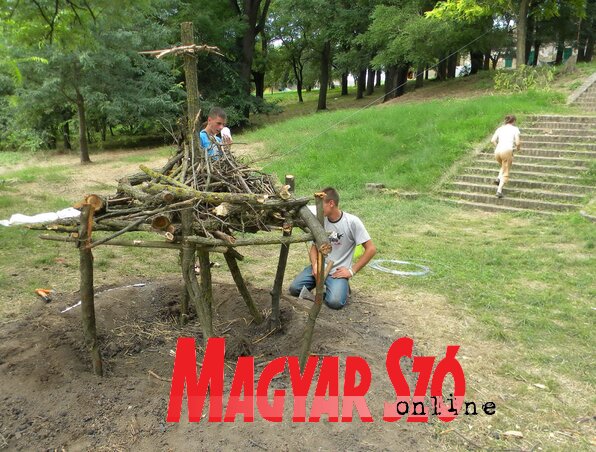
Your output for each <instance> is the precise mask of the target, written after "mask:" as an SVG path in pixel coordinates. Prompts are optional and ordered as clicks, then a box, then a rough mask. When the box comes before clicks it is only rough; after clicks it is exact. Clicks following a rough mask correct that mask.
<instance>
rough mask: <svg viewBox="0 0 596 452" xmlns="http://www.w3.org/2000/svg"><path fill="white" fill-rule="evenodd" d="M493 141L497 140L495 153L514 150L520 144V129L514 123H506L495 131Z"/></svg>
mask: <svg viewBox="0 0 596 452" xmlns="http://www.w3.org/2000/svg"><path fill="white" fill-rule="evenodd" d="M491 141H492V142H493V143H494V142H495V141H496V142H497V147H496V148H495V154H498V153H499V152H505V151H512V150H513V149H515V148H516V147H517V145H518V144H519V129H518V128H517V127H516V126H514V125H513V124H505V125H503V126H501V127H499V128H498V129H497V130H496V131H495V134H494V135H493V137H492V139H491Z"/></svg>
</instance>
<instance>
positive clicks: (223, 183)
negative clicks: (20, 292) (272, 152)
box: [44, 141, 310, 244]
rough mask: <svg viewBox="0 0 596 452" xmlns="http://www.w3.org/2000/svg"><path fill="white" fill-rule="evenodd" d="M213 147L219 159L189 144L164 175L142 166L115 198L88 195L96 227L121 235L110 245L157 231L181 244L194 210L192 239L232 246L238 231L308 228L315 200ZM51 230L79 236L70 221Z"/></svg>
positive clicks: (222, 147) (163, 170)
mask: <svg viewBox="0 0 596 452" xmlns="http://www.w3.org/2000/svg"><path fill="white" fill-rule="evenodd" d="M214 143H215V145H216V148H217V150H218V151H219V152H218V153H217V154H218V155H217V156H216V157H211V156H208V155H207V153H206V152H205V150H204V149H202V148H200V147H198V146H195V144H194V143H192V142H191V143H190V146H188V144H189V143H186V145H187V150H189V151H190V152H186V153H185V150H184V148H182V149H179V150H178V152H177V154H176V155H174V156H173V157H172V158H171V159H170V160H169V161H168V162H167V163H166V164H165V165H164V167H163V168H161V169H159V170H156V169H151V168H148V167H146V166H143V165H141V166H140V169H141V172H139V173H135V174H132V175H129V176H127V177H124V178H123V179H121V180H120V181H119V184H118V189H117V192H116V194H115V195H114V196H110V197H108V198H102V197H98V196H96V195H91V196H87V197H86V198H85V201H84V203H87V204H89V203H91V204H93V205H94V219H93V225H92V228H93V229H94V230H106V231H114V232H116V234H114V235H112V236H110V237H109V238H108V240H109V239H111V238H114V237H116V236H117V235H120V234H122V233H124V232H128V231H154V232H158V233H160V234H161V235H163V236H165V238H166V239H167V240H168V241H170V242H178V241H179V240H180V239H181V238H182V237H181V229H182V228H181V216H180V212H181V210H182V209H188V208H189V207H192V209H193V224H192V234H193V235H196V236H200V237H207V238H216V239H222V240H226V241H228V242H229V241H233V240H234V237H233V234H234V233H235V232H251V233H254V232H257V231H271V230H274V229H282V228H285V229H287V228H288V227H292V226H299V227H302V228H303V229H304V228H307V227H308V224H307V223H305V222H304V221H303V220H302V219H301V215H300V214H299V211H300V210H301V209H302V208H303V207H304V206H305V205H306V204H307V203H308V202H309V201H310V198H307V197H304V198H295V197H293V196H292V195H291V193H290V191H289V186H287V185H282V184H281V183H280V182H279V181H278V179H277V177H276V176H275V175H270V174H265V173H263V172H260V171H257V170H254V169H251V168H249V167H247V166H246V165H244V164H241V163H239V162H238V161H237V159H236V158H235V157H234V155H233V153H232V152H231V146H230V145H222V144H220V143H218V142H216V141H214ZM187 155H188V157H186V156H187ZM75 207H77V206H75ZM44 228H45V227H44ZM47 229H52V230H56V231H64V232H76V224H74V223H70V224H69V223H68V221H66V222H62V223H61V224H53V225H50V226H48V227H47ZM105 241H107V240H106V239H102V242H103V243H105ZM94 244H98V243H97V242H95V243H94Z"/></svg>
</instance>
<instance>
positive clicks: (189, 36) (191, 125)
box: [180, 22, 200, 182]
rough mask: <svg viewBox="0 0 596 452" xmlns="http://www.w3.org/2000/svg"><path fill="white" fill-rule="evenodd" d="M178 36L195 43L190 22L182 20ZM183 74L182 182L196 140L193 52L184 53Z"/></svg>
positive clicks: (196, 92)
mask: <svg viewBox="0 0 596 452" xmlns="http://www.w3.org/2000/svg"><path fill="white" fill-rule="evenodd" d="M180 35H181V36H180V37H181V41H182V45H192V44H194V43H195V38H194V29H193V26H192V22H182V24H180ZM184 76H185V81H186V105H187V114H188V121H187V126H188V130H187V132H186V133H187V135H186V143H187V146H185V148H184V160H183V162H182V172H181V176H180V177H181V178H182V181H183V182H184V178H185V177H186V171H187V169H188V163H189V161H190V156H191V152H192V153H194V149H195V147H193V146H192V143H195V142H196V139H194V136H193V134H194V133H195V132H196V130H195V122H196V121H197V119H198V118H197V115H198V113H199V111H200V104H199V81H198V76H197V57H196V56H195V55H194V54H188V53H185V54H184ZM191 147H192V148H191Z"/></svg>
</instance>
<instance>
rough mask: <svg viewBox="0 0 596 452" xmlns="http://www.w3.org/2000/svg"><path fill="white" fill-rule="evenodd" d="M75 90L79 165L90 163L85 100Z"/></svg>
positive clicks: (77, 90)
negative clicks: (79, 154) (77, 116)
mask: <svg viewBox="0 0 596 452" xmlns="http://www.w3.org/2000/svg"><path fill="white" fill-rule="evenodd" d="M75 89H76V93H77V99H76V100H77V113H78V115H79V149H80V153H81V163H82V164H86V163H91V159H90V158H89V146H88V143H87V119H86V118H85V99H83V95H82V94H81V92H80V91H79V89H78V88H75Z"/></svg>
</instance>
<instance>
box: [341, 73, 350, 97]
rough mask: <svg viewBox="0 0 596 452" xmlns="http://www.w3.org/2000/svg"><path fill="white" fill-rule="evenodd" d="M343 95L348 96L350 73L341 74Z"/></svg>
mask: <svg viewBox="0 0 596 452" xmlns="http://www.w3.org/2000/svg"><path fill="white" fill-rule="evenodd" d="M341 95H342V96H347V95H348V73H347V72H344V73H343V74H341Z"/></svg>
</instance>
